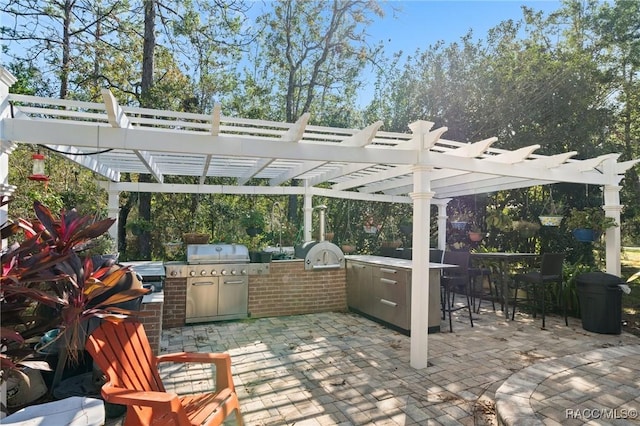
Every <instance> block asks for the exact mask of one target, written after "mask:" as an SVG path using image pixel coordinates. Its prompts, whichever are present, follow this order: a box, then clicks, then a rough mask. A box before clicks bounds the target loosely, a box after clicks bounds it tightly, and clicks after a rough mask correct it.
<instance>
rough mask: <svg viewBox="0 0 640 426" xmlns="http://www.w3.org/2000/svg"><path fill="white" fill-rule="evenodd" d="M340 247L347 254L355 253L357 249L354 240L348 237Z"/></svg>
mask: <svg viewBox="0 0 640 426" xmlns="http://www.w3.org/2000/svg"><path fill="white" fill-rule="evenodd" d="M340 249H341V250H342V252H343V253H345V254H349V253H353V252H354V251H356V244H355V243H354V242H353V241H352V240H350V239H346V240H344V241H343V242H342V244H341V245H340Z"/></svg>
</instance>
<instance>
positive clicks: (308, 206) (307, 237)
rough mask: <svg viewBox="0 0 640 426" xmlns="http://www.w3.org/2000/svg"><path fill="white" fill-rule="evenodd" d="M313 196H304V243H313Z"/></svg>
mask: <svg viewBox="0 0 640 426" xmlns="http://www.w3.org/2000/svg"><path fill="white" fill-rule="evenodd" d="M312 203H313V196H312V195H311V194H309V193H306V192H305V194H304V207H303V208H304V242H307V241H311V226H312V223H313V222H312V220H311V215H312V214H313V204H312Z"/></svg>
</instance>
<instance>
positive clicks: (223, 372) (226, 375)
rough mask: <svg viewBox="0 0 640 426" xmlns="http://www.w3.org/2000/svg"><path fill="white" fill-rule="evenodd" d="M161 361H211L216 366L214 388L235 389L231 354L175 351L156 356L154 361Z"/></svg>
mask: <svg viewBox="0 0 640 426" xmlns="http://www.w3.org/2000/svg"><path fill="white" fill-rule="evenodd" d="M161 362H199V363H211V364H215V366H216V389H218V390H220V389H224V388H229V389H231V391H235V387H234V385H233V379H232V377H231V356H230V355H229V354H227V353H199V352H198V353H196V352H177V353H173V354H164V355H159V356H157V357H156V363H158V364H159V363H161Z"/></svg>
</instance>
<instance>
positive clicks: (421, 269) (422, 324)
mask: <svg viewBox="0 0 640 426" xmlns="http://www.w3.org/2000/svg"><path fill="white" fill-rule="evenodd" d="M412 171H413V188H414V191H413V192H412V193H411V194H410V195H411V198H412V199H413V218H414V220H413V241H412V247H413V259H412V263H411V330H412V331H411V343H410V345H411V348H410V364H411V367H413V368H417V369H420V368H425V367H426V366H427V355H428V352H429V345H428V329H429V239H430V236H429V233H430V230H429V228H430V222H431V199H432V198H433V195H434V193H433V192H431V190H430V189H431V178H430V175H431V172H432V171H433V167H430V166H424V165H416V166H413V167H412Z"/></svg>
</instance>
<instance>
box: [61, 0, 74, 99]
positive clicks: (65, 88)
mask: <svg viewBox="0 0 640 426" xmlns="http://www.w3.org/2000/svg"><path fill="white" fill-rule="evenodd" d="M74 3H75V1H73V0H65V2H64V21H63V24H62V66H61V67H60V99H66V98H67V95H68V94H69V61H70V60H71V53H70V52H71V46H70V43H71V41H70V39H71V35H70V34H71V33H70V26H71V9H72V8H73V4H74Z"/></svg>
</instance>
